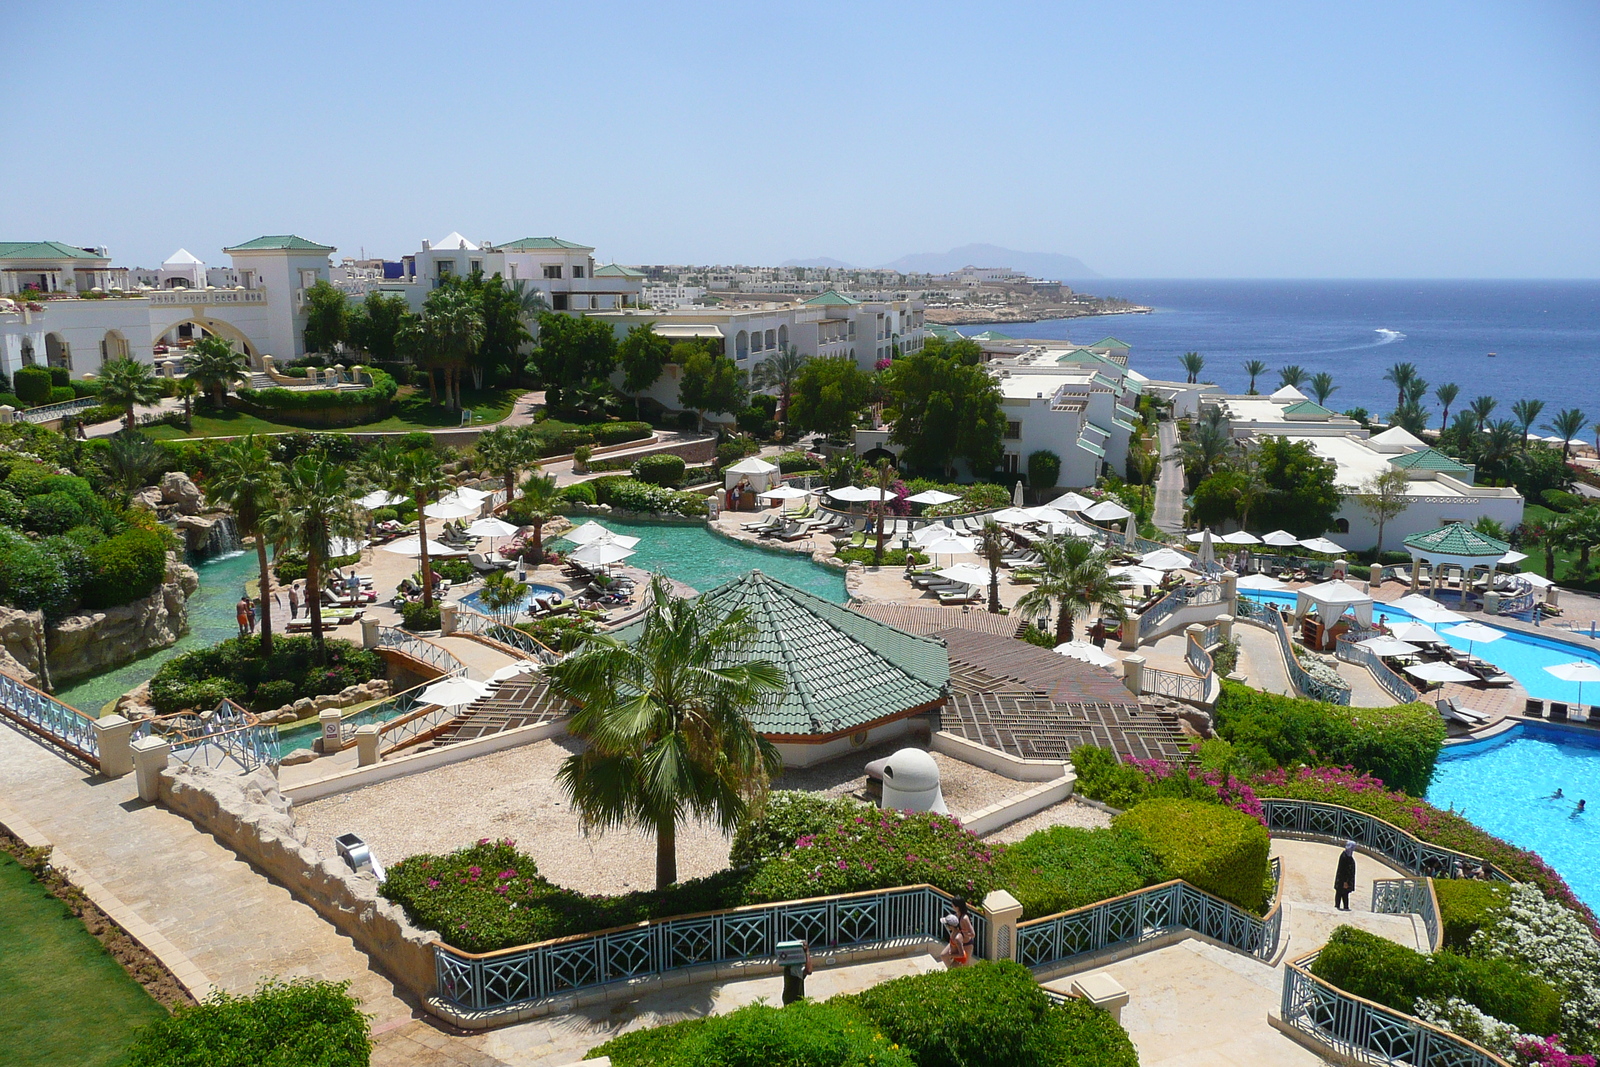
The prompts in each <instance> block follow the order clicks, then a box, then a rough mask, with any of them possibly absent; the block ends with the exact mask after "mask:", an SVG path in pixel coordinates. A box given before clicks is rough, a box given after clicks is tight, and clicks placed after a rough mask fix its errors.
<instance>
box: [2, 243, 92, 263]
mask: <svg viewBox="0 0 1600 1067" xmlns="http://www.w3.org/2000/svg"><path fill="white" fill-rule="evenodd" d="M104 258H106V257H104V256H102V255H99V254H97V253H94V252H91V251H89V250H88V249H87V248H79V247H78V246H76V245H67V244H62V243H61V242H60V241H0V259H104Z"/></svg>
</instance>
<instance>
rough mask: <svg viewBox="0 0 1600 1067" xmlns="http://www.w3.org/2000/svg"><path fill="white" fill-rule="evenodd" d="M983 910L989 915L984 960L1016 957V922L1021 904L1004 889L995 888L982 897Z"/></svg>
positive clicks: (1020, 917)
mask: <svg viewBox="0 0 1600 1067" xmlns="http://www.w3.org/2000/svg"><path fill="white" fill-rule="evenodd" d="M983 910H984V911H985V912H986V913H987V914H988V916H989V923H988V928H987V929H986V930H985V931H984V933H985V942H986V943H985V944H984V946H983V949H984V952H983V958H984V959H986V960H1014V959H1016V958H1017V933H1016V931H1017V923H1018V922H1020V921H1021V920H1022V904H1021V903H1020V902H1019V901H1018V900H1017V898H1016V897H1014V896H1012V895H1011V894H1010V893H1008V892H1006V891H1005V890H1004V889H996V890H995V891H994V892H992V893H990V894H989V895H988V896H986V897H984V898H983Z"/></svg>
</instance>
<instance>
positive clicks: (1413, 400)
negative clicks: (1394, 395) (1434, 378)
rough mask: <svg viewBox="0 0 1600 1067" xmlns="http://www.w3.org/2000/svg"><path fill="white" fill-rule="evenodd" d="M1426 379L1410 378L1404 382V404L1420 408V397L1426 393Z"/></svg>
mask: <svg viewBox="0 0 1600 1067" xmlns="http://www.w3.org/2000/svg"><path fill="white" fill-rule="evenodd" d="M1427 392H1428V380H1427V379H1426V378H1423V377H1416V378H1412V379H1411V380H1410V381H1409V382H1407V383H1406V404H1409V405H1411V406H1412V407H1418V408H1420V407H1421V406H1422V398H1423V397H1424V396H1426V395H1427Z"/></svg>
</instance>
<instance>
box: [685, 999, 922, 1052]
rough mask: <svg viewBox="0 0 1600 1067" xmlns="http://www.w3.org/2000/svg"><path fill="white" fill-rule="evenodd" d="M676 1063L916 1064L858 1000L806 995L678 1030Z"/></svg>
mask: <svg viewBox="0 0 1600 1067" xmlns="http://www.w3.org/2000/svg"><path fill="white" fill-rule="evenodd" d="M675 1036H677V1037H678V1038H679V1040H678V1041H677V1043H676V1047H675V1048H673V1049H672V1050H671V1051H670V1052H669V1054H668V1057H667V1058H666V1059H664V1060H657V1061H656V1062H657V1063H659V1064H665V1065H670V1067H771V1065H773V1064H782V1065H783V1067H857V1065H859V1067H868V1065H869V1064H870V1065H879V1067H913V1065H914V1063H915V1061H914V1060H912V1058H911V1056H910V1055H909V1054H908V1053H907V1051H906V1050H905V1049H902V1048H899V1047H897V1046H894V1045H892V1044H891V1042H890V1040H889V1038H888V1037H887V1036H886V1035H884V1034H883V1033H882V1032H880V1031H879V1030H878V1029H877V1028H875V1027H874V1026H873V1024H872V1022H871V1020H869V1019H867V1018H866V1017H865V1016H864V1015H862V1014H861V1012H860V1011H859V1010H857V1009H856V1008H854V1007H853V1006H852V1005H849V1004H847V1003H843V1002H841V1000H833V1001H830V1002H828V1003H825V1004H819V1003H817V1002H816V1001H813V1000H802V1001H800V1002H799V1003H796V1004H790V1005H788V1006H787V1007H784V1008H773V1007H768V1006H767V1005H765V1004H750V1005H747V1006H745V1007H743V1008H740V1009H739V1010H737V1011H735V1012H732V1013H730V1014H728V1015H714V1016H712V1017H711V1018H709V1019H707V1020H706V1022H705V1025H704V1026H701V1027H696V1028H694V1029H686V1030H681V1031H677V1032H676V1035H675Z"/></svg>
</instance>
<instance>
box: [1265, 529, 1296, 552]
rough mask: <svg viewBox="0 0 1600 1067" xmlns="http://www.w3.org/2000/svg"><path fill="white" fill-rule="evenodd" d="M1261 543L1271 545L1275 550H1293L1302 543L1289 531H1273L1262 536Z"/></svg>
mask: <svg viewBox="0 0 1600 1067" xmlns="http://www.w3.org/2000/svg"><path fill="white" fill-rule="evenodd" d="M1261 543H1262V544H1264V545H1271V546H1272V547H1273V548H1293V547H1294V546H1296V545H1298V544H1299V543H1300V538H1298V537H1296V536H1295V535H1294V534H1292V533H1290V532H1289V531H1288V530H1273V531H1272V532H1271V533H1269V534H1263V535H1262V536H1261Z"/></svg>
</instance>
